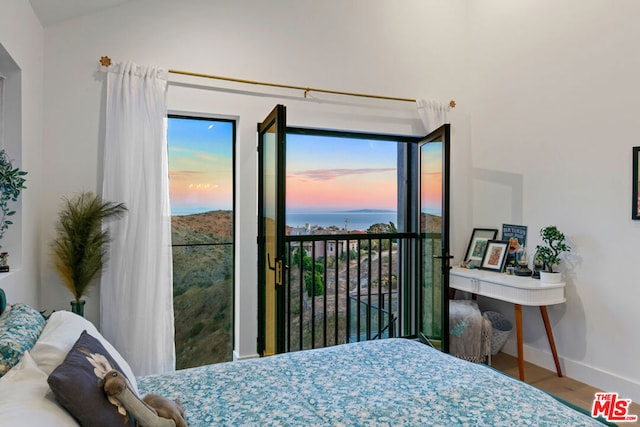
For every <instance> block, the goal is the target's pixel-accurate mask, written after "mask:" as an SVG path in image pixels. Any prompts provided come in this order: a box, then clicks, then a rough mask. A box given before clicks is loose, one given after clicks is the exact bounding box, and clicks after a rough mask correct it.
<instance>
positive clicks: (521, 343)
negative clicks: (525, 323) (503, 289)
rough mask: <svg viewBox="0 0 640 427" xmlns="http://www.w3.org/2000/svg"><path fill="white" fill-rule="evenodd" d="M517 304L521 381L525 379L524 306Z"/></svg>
mask: <svg viewBox="0 0 640 427" xmlns="http://www.w3.org/2000/svg"><path fill="white" fill-rule="evenodd" d="M515 306H516V337H517V338H518V371H519V372H520V381H524V345H523V342H522V306H521V305H520V304H515Z"/></svg>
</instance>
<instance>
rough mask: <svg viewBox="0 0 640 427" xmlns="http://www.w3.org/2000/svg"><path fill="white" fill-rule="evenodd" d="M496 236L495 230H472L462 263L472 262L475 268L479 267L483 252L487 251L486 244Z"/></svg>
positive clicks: (496, 231)
mask: <svg viewBox="0 0 640 427" xmlns="http://www.w3.org/2000/svg"><path fill="white" fill-rule="evenodd" d="M497 235H498V230H497V229H495V228H474V229H473V232H472V233H471V239H470V240H469V246H468V247H467V252H466V254H465V256H464V262H469V261H472V262H473V263H474V264H475V265H476V266H480V263H482V258H484V252H485V251H486V249H487V242H488V241H489V240H493V239H495V238H496V236H497Z"/></svg>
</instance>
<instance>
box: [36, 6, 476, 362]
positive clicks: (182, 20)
mask: <svg viewBox="0 0 640 427" xmlns="http://www.w3.org/2000/svg"><path fill="white" fill-rule="evenodd" d="M463 5H464V3H463V2H462V1H453V2H446V3H445V2H440V1H429V2H425V1H418V0H414V1H411V2H406V3H403V4H402V5H393V6H392V5H391V4H390V3H389V2H385V1H381V0H378V1H375V2H372V1H365V0H359V1H352V2H341V1H335V2H333V3H331V4H327V3H325V2H322V3H321V2H317V1H311V0H305V1H299V0H295V1H294V0H286V1H285V0H280V1H271V2H268V3H266V2H265V3H263V2H254V1H233V2H232V1H218V2H210V1H195V0H194V1H185V2H179V3H178V2H173V1H136V2H131V3H129V4H126V5H124V6H121V7H116V8H112V9H109V10H106V11H104V12H102V13H100V14H97V15H93V16H88V17H84V18H80V19H76V20H71V21H67V22H65V23H62V24H59V25H57V26H53V27H50V28H48V29H47V31H46V43H45V52H46V54H45V57H46V63H47V66H46V76H45V79H46V82H45V85H46V90H45V111H46V117H45V127H46V132H47V144H46V146H45V158H46V159H47V163H46V166H45V167H46V173H47V175H48V176H52V177H55V179H52V180H51V184H50V185H51V187H50V190H51V191H49V192H48V193H47V194H46V195H44V197H43V200H42V203H41V208H42V210H43V215H44V222H45V230H47V232H46V233H45V237H46V239H50V238H51V237H52V233H53V224H54V221H55V217H56V213H57V210H58V208H59V199H60V197H61V196H62V195H67V194H69V193H73V192H77V191H79V190H80V189H82V188H84V189H88V190H96V189H99V188H100V175H101V173H102V171H101V166H100V164H101V162H100V157H101V152H102V151H101V150H102V140H103V134H104V123H103V117H104V103H105V99H104V75H103V74H102V73H100V72H97V71H96V70H97V69H98V68H97V61H98V59H99V58H100V57H101V56H103V55H108V56H110V57H111V58H112V59H113V60H122V61H126V60H131V61H135V62H137V63H140V64H152V65H159V66H163V67H167V68H173V69H180V70H188V71H197V72H203V73H209V74H218V75H223V76H232V77H238V78H246V79H254V80H262V81H273V82H281V83H286V84H293V85H301V86H315V87H321V88H328V89H336V90H347V91H355V92H365V93H376V94H389V95H392V96H402V97H410V98H422V97H425V98H430V99H431V98H434V99H440V100H442V101H445V102H448V101H449V99H452V98H453V99H456V100H457V101H458V102H459V104H460V105H461V106H464V105H465V102H464V99H462V97H463V94H462V91H461V89H460V88H459V85H458V84H457V82H459V81H461V80H462V78H461V77H460V76H461V75H463V74H464V67H463V66H462V65H463V59H464V55H463V48H464V43H465V38H464V27H463V23H464V21H463V18H464V8H463ZM150 6H152V8H151V9H152V11H151V12H150V10H149V9H148V8H149V7H150ZM434 14H437V15H438V16H440V17H441V19H439V20H437V21H436V20H434V19H433V16H434ZM427 20H431V21H433V24H431V25H429V26H426V25H425V22H426V21H427ZM425 40H429V43H425ZM172 80H173V81H174V82H173V83H171V84H170V87H169V92H168V99H169V107H170V109H171V110H172V111H174V112H178V111H179V112H195V113H206V114H221V115H225V116H232V117H237V118H238V128H237V129H238V139H237V152H236V155H237V178H236V179H237V181H236V183H237V200H236V209H237V217H236V221H237V222H236V244H237V245H236V264H237V265H236V282H237V288H236V322H235V328H236V334H235V340H236V342H235V354H236V356H238V357H247V356H251V355H254V354H255V347H256V345H255V343H256V332H257V319H256V316H257V315H256V310H257V296H256V290H257V245H256V234H257V218H256V215H257V200H256V199H257V192H256V180H257V174H256V172H257V171H256V162H257V155H256V124H257V123H258V122H260V121H262V120H263V119H264V118H265V117H266V115H267V114H268V113H269V112H270V111H271V109H272V108H273V107H274V106H275V105H276V104H277V103H283V104H285V105H287V107H288V117H289V123H290V124H292V125H298V126H314V127H324V128H335V129H352V130H367V131H380V132H387V133H404V134H418V135H419V134H423V129H422V127H421V125H420V120H419V118H418V116H417V113H416V111H415V108H414V106H413V105H412V104H403V103H398V102H386V101H360V100H357V99H350V98H346V99H345V98H344V97H335V96H333V97H331V96H328V95H327V96H325V95H319V94H314V95H313V96H314V97H315V98H314V100H304V98H303V94H302V93H300V92H295V91H282V90H271V89H266V90H265V88H257V87H253V86H249V87H247V86H246V85H237V84H236V85H233V84H225V83H221V82H215V81H211V80H202V79H195V78H183V77H180V76H174V77H172ZM215 87H222V88H227V89H228V90H225V91H220V90H216V89H215ZM256 91H257V92H256ZM451 116H452V118H454V119H455V117H456V116H458V117H464V107H461V108H458V109H457V110H455V111H454V112H453V113H452V114H451ZM463 121H464V120H463ZM455 129H456V130H454V138H457V141H458V142H457V147H456V148H455V149H454V151H455V150H461V151H462V152H466V151H468V149H465V148H464V146H465V144H466V141H465V135H464V133H465V131H464V129H466V127H465V125H464V124H463V125H461V126H460V127H459V128H455ZM458 132H462V135H457V133H458ZM463 199H464V198H463ZM461 212H462V211H461ZM464 238H466V237H464ZM46 250H47V248H46V244H45V243H44V242H43V253H45V251H46ZM43 272H44V273H43V279H42V280H43V284H42V293H43V297H44V298H45V300H46V301H49V302H50V304H51V305H52V306H53V307H52V308H65V307H67V306H68V301H69V299H70V298H69V295H68V294H67V293H66V292H65V291H64V290H62V288H61V287H60V286H58V285H57V283H58V282H59V280H58V278H57V277H56V275H55V274H54V272H53V271H52V270H51V269H50V268H49V267H48V266H47V265H46V262H43ZM98 307H99V304H98V292H97V289H94V290H93V292H92V295H91V297H90V298H89V301H88V302H87V309H86V314H87V317H88V318H90V319H92V320H94V321H97V319H98Z"/></svg>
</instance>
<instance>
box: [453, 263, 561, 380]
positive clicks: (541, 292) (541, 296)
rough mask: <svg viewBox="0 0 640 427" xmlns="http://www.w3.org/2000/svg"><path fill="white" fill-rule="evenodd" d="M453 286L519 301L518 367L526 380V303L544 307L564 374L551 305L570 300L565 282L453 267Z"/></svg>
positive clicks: (546, 324) (555, 358) (547, 327)
mask: <svg viewBox="0 0 640 427" xmlns="http://www.w3.org/2000/svg"><path fill="white" fill-rule="evenodd" d="M449 287H450V288H451V289H452V290H454V291H455V290H456V289H458V290H461V291H467V292H470V293H472V294H474V295H482V296H485V297H488V298H493V299H497V300H501V301H507V302H510V303H513V304H514V305H515V320H516V336H517V340H518V368H519V371H520V380H522V381H524V356H523V349H524V346H523V340H522V306H523V305H527V306H537V307H539V308H540V314H541V316H542V321H543V322H544V328H545V330H546V332H547V338H548V339H549V346H550V347H551V353H552V354H553V361H554V363H555V365H556V371H557V373H558V376H559V377H561V376H562V370H561V369H560V362H559V360H558V354H557V352H556V344H555V341H554V340H553V332H552V330H551V324H550V323H549V315H548V314H547V306H548V305H553V304H561V303H563V302H565V301H566V299H565V296H564V288H565V284H564V283H542V282H540V280H537V279H532V278H531V277H520V276H514V275H507V274H504V273H495V272H492V271H487V270H479V269H467V268H461V267H453V268H452V269H451V271H450V273H449Z"/></svg>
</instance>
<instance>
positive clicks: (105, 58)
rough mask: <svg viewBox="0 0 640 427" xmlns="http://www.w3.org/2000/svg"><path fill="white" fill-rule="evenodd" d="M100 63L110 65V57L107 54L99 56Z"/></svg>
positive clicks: (105, 65) (104, 65)
mask: <svg viewBox="0 0 640 427" xmlns="http://www.w3.org/2000/svg"><path fill="white" fill-rule="evenodd" d="M100 65H102V66H103V67H108V66H110V65H111V58H109V57H108V56H102V57H100Z"/></svg>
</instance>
